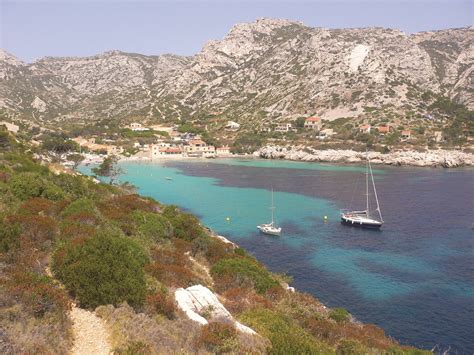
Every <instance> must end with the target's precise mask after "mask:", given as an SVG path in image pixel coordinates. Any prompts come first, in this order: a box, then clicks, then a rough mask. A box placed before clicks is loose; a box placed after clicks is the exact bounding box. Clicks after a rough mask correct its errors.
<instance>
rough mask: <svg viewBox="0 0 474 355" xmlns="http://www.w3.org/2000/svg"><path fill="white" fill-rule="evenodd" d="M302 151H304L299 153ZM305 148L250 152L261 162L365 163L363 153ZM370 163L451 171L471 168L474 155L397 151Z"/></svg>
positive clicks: (371, 155)
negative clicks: (465, 167) (275, 160)
mask: <svg viewBox="0 0 474 355" xmlns="http://www.w3.org/2000/svg"><path fill="white" fill-rule="evenodd" d="M303 149H304V150H303ZM308 150H310V149H308V148H305V147H293V146H291V147H282V146H272V145H268V146H265V147H263V148H261V149H259V150H258V151H256V152H255V153H254V156H256V157H259V158H264V159H288V160H299V161H314V162H333V163H358V162H364V161H365V160H366V153H361V152H356V151H353V150H332V149H329V150H312V152H310V153H309V152H308ZM369 158H370V161H371V162H372V163H374V164H386V165H396V166H400V165H410V166H419V167H443V168H455V167H461V166H472V165H474V155H473V154H471V153H464V152H461V151H455V150H431V151H430V150H429V151H426V152H415V151H399V152H393V153H388V154H382V153H378V152H370V153H369Z"/></svg>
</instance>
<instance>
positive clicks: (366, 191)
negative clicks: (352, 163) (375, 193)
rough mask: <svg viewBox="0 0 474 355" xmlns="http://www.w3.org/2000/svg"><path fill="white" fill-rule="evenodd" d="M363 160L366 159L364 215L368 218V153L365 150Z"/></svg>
mask: <svg viewBox="0 0 474 355" xmlns="http://www.w3.org/2000/svg"><path fill="white" fill-rule="evenodd" d="M365 158H366V163H365V165H366V166H365V196H366V207H365V210H366V214H367V217H368V216H369V152H368V151H367V150H366V151H365Z"/></svg>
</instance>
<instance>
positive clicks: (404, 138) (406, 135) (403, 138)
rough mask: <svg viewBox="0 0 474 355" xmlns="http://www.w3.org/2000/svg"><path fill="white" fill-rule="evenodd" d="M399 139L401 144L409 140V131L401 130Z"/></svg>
mask: <svg viewBox="0 0 474 355" xmlns="http://www.w3.org/2000/svg"><path fill="white" fill-rule="evenodd" d="M400 139H401V141H402V142H403V141H407V140H409V139H411V131H410V130H409V129H405V130H403V131H402V134H401V136H400Z"/></svg>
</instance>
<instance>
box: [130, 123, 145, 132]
mask: <svg viewBox="0 0 474 355" xmlns="http://www.w3.org/2000/svg"><path fill="white" fill-rule="evenodd" d="M128 128H130V129H131V130H132V131H149V130H150V129H149V128H146V127H143V126H142V124H141V123H137V122H133V123H130V124H129V125H128Z"/></svg>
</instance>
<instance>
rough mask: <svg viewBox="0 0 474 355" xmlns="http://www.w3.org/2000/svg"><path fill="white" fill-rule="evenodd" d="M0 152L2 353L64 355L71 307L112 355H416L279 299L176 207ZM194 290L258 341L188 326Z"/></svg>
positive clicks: (347, 322) (274, 283) (371, 329)
mask: <svg viewBox="0 0 474 355" xmlns="http://www.w3.org/2000/svg"><path fill="white" fill-rule="evenodd" d="M0 144H1V145H2V147H4V148H5V149H3V150H1V151H0V352H2V353H67V352H68V351H69V350H70V348H71V344H72V341H73V339H72V332H71V323H70V320H69V317H68V310H69V308H70V303H71V301H74V302H76V303H78V304H79V305H80V306H81V307H88V308H92V309H93V308H96V310H97V313H98V314H99V316H101V317H102V318H104V319H105V320H106V321H107V325H108V327H109V328H110V332H111V334H112V341H113V344H114V348H115V349H114V350H115V351H116V352H117V353H120V354H132V353H133V354H135V353H195V352H197V353H209V352H212V353H224V352H234V353H265V352H269V353H273V354H293V353H299V354H314V353H325V354H326V353H334V352H336V351H337V352H338V353H341V354H342V353H344V354H345V353H357V352H361V351H362V352H368V353H370V352H374V353H383V352H387V353H398V352H406V351H412V350H413V349H411V348H403V347H400V346H399V345H398V344H397V343H396V342H394V341H393V340H391V339H389V338H387V337H386V336H385V334H384V333H383V331H382V330H381V329H379V328H377V327H375V326H372V325H362V324H358V323H354V322H352V321H351V319H350V316H349V314H348V313H347V311H344V310H340V309H334V310H332V311H331V310H328V309H327V308H325V307H324V306H323V305H321V304H320V303H319V302H318V301H317V300H315V299H314V298H313V297H311V296H309V295H303V294H300V293H298V292H296V293H292V292H289V291H286V290H285V289H284V287H283V286H282V285H284V281H285V280H283V279H282V277H280V276H278V275H274V274H272V273H271V272H269V271H268V270H267V269H266V268H265V267H264V266H263V265H262V264H260V263H259V262H258V261H257V260H255V259H254V258H253V257H252V256H250V255H249V254H248V253H246V252H245V251H244V250H242V249H240V248H235V247H234V246H233V245H232V244H229V243H224V242H223V241H222V240H220V239H217V238H214V236H213V234H212V233H211V232H210V231H209V230H207V229H205V228H203V227H202V226H201V225H200V223H199V220H198V219H197V218H196V217H194V216H192V215H190V214H187V213H183V212H182V211H180V210H179V209H178V208H177V207H175V206H163V205H161V204H159V203H158V202H156V201H154V200H152V199H147V198H143V197H140V196H138V195H135V194H130V193H128V192H126V190H124V189H122V188H120V187H116V186H111V185H109V184H96V183H94V182H93V181H92V180H91V179H89V178H87V177H83V176H74V175H72V174H71V175H65V174H60V175H55V174H52V173H51V172H50V171H49V170H48V169H47V168H45V167H44V166H42V165H40V164H38V163H37V162H35V161H34V159H33V158H32V156H30V155H29V154H27V153H25V149H24V147H22V146H21V143H18V142H16V141H15V140H12V139H11V137H10V136H9V135H8V134H4V133H2V135H0ZM195 284H202V285H205V286H207V287H209V288H211V289H212V290H214V291H215V292H217V293H219V294H220V296H221V299H222V301H223V303H224V304H225V306H226V307H227V308H228V310H229V311H230V312H232V313H233V315H234V316H235V317H236V318H238V319H240V320H241V321H242V322H243V323H244V324H246V325H248V326H250V327H252V328H253V329H255V330H256V331H257V332H259V334H260V335H261V336H250V335H248V334H247V335H245V334H243V333H241V332H238V331H236V329H235V328H234V326H233V325H232V324H228V322H226V321H222V320H216V322H214V323H211V324H209V325H208V326H206V327H203V328H201V327H200V326H199V325H197V324H196V323H193V322H192V321H190V320H188V319H187V318H186V316H185V315H184V314H182V312H180V311H179V310H178V309H177V306H176V304H175V302H174V292H175V290H176V288H178V287H187V286H191V285H195ZM413 351H414V350H413Z"/></svg>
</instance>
